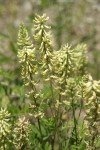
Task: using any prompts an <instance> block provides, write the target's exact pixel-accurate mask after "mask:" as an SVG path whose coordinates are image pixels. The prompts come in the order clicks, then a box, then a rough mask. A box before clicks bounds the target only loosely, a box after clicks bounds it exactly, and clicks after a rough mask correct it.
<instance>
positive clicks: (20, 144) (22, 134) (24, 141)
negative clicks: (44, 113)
mask: <svg viewBox="0 0 100 150" xmlns="http://www.w3.org/2000/svg"><path fill="white" fill-rule="evenodd" d="M30 127H31V126H30V123H29V121H28V120H26V118H25V117H23V118H19V119H18V121H17V122H16V125H15V128H14V131H13V137H14V140H13V143H14V146H15V148H16V150H26V149H29V147H30V141H29V134H30Z"/></svg>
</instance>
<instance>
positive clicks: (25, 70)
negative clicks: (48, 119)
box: [18, 24, 43, 138]
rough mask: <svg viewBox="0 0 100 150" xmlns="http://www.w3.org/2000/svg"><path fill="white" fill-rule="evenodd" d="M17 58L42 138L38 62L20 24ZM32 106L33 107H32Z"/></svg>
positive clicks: (24, 28)
mask: <svg viewBox="0 0 100 150" xmlns="http://www.w3.org/2000/svg"><path fill="white" fill-rule="evenodd" d="M18 47H19V49H18V58H19V62H20V65H21V75H22V78H23V80H24V85H25V86H26V88H27V89H28V92H27V96H28V97H29V98H30V99H31V100H32V104H31V105H32V106H31V108H32V109H33V110H32V112H33V113H34V116H35V117H36V118H37V122H38V128H39V132H40V134H41V138H42V131H41V125H40V118H41V116H43V113H42V112H40V110H39V109H40V104H41V103H40V101H41V99H42V98H41V91H39V90H37V85H38V82H39V81H38V78H37V76H38V62H37V59H36V55H35V48H34V47H33V44H32V41H31V40H30V37H29V35H28V32H27V29H26V27H25V26H24V25H23V24H21V25H20V29H19V33H18ZM33 106H34V107H33Z"/></svg>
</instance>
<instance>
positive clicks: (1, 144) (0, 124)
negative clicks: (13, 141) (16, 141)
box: [0, 108, 11, 149]
mask: <svg viewBox="0 0 100 150" xmlns="http://www.w3.org/2000/svg"><path fill="white" fill-rule="evenodd" d="M10 133H11V123H10V114H9V113H8V111H7V110H6V109H2V108H1V110H0V149H3V148H5V149H6V146H7V143H8V142H9V141H10V139H9V134H10Z"/></svg>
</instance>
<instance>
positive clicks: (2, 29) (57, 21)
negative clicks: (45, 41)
mask: <svg viewBox="0 0 100 150" xmlns="http://www.w3.org/2000/svg"><path fill="white" fill-rule="evenodd" d="M36 13H37V14H40V15H42V14H43V13H46V14H47V16H49V18H50V20H49V25H51V27H52V33H53V41H54V46H55V49H60V47H61V45H64V44H66V43H69V44H71V45H72V46H75V45H77V44H79V43H86V44H87V48H88V57H89V65H88V68H89V71H90V72H91V74H92V75H93V77H94V78H95V79H100V65H99V64H100V58H99V57H100V0H0V106H2V107H8V108H9V110H10V111H11V112H12V113H13V114H15V112H16V113H19V112H21V113H25V112H26V111H27V109H28V108H27V107H26V105H25V92H24V87H23V86H22V85H23V83H22V80H21V78H20V76H21V75H20V69H19V63H18V60H17V35H18V28H19V25H20V23H21V22H24V23H25V25H26V26H27V29H28V31H29V33H30V35H31V33H32V32H31V30H30V29H31V27H32V26H33V19H34V17H35V14H36ZM31 36H32V35H31ZM26 103H27V102H26ZM16 104H18V105H16ZM12 107H14V108H15V109H12ZM23 107H24V108H26V109H23ZM19 110H20V111H19Z"/></svg>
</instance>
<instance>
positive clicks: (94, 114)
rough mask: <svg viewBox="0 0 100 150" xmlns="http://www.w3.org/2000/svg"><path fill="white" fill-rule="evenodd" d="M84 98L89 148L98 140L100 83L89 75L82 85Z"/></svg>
mask: <svg viewBox="0 0 100 150" xmlns="http://www.w3.org/2000/svg"><path fill="white" fill-rule="evenodd" d="M84 98H85V107H86V117H85V123H86V124H87V128H88V129H89V134H90V137H91V138H90V141H89V143H88V145H89V146H90V148H91V147H93V146H96V139H98V138H99V115H100V103H99V102H100V81H96V80H93V79H92V77H91V75H89V77H88V81H87V82H86V83H84ZM96 137H97V138H96Z"/></svg>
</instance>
